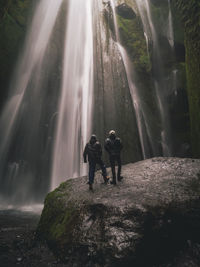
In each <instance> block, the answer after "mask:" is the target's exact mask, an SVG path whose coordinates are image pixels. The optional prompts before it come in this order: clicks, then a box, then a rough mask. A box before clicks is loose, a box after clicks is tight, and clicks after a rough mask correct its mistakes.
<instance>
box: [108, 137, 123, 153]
mask: <svg viewBox="0 0 200 267" xmlns="http://www.w3.org/2000/svg"><path fill="white" fill-rule="evenodd" d="M122 148H123V145H122V142H121V139H120V138H118V137H116V138H115V139H111V138H107V139H106V141H105V150H106V151H107V152H108V153H109V155H110V156H116V155H120V152H121V150H122Z"/></svg>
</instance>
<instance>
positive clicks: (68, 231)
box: [37, 158, 200, 267]
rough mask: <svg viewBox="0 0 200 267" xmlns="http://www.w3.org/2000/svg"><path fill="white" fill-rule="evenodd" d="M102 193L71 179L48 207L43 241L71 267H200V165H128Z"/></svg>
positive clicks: (160, 161) (167, 161)
mask: <svg viewBox="0 0 200 267" xmlns="http://www.w3.org/2000/svg"><path fill="white" fill-rule="evenodd" d="M123 177H124V179H123V181H122V182H120V183H118V184H117V185H116V186H113V185H110V184H108V185H104V184H102V182H103V179H102V177H101V174H100V173H99V172H98V173H97V174H96V178H95V184H94V191H93V192H91V191H89V190H88V185H87V178H86V177H82V178H77V179H73V180H69V181H67V182H66V183H63V184H61V186H60V187H59V188H58V189H56V190H55V191H54V192H52V193H50V194H49V195H48V196H47V198H46V201H45V207H44V210H43V213H42V216H41V220H40V223H39V227H38V229H37V235H38V236H39V237H40V238H41V239H42V240H45V241H47V243H48V245H49V247H50V248H51V249H52V251H53V252H54V253H55V255H56V256H57V257H59V258H60V259H61V260H62V261H64V262H65V263H66V265H67V266H163V267H167V266H169V267H170V266H177V267H178V266H200V223H199V221H200V160H194V159H179V158H154V159H149V160H145V161H141V162H137V163H135V164H128V165H126V166H123Z"/></svg>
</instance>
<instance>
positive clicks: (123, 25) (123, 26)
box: [117, 16, 151, 72]
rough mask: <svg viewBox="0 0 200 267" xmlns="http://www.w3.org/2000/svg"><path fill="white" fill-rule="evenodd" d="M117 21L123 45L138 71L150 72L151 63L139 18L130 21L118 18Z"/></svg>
mask: <svg viewBox="0 0 200 267" xmlns="http://www.w3.org/2000/svg"><path fill="white" fill-rule="evenodd" d="M117 19H118V26H119V31H120V36H121V41H122V44H123V45H124V46H125V47H126V48H127V51H128V53H129V55H130V57H131V60H132V61H133V62H134V66H135V67H136V69H137V71H141V72H149V71H150V70H151V63H150V58H149V56H148V53H147V47H146V41H145V38H144V34H143V29H142V25H141V22H140V19H139V17H136V18H135V19H132V20H130V19H124V18H122V17H121V16H117Z"/></svg>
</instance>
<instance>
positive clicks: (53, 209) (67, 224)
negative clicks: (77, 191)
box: [37, 180, 80, 254]
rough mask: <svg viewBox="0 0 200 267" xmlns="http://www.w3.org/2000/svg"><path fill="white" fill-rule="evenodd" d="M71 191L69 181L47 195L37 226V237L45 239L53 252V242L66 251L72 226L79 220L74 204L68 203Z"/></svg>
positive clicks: (78, 212) (71, 233)
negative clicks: (56, 241) (57, 242)
mask: <svg viewBox="0 0 200 267" xmlns="http://www.w3.org/2000/svg"><path fill="white" fill-rule="evenodd" d="M71 190H72V184H71V181H70V180H69V181H68V182H64V183H62V184H61V185H60V186H59V187H58V188H57V189H56V190H54V191H53V192H51V193H49V194H48V195H47V197H46V199H45V204H44V210H43V212H42V216H41V218H40V221H39V224H38V228H37V235H38V236H39V237H40V238H45V239H46V240H47V242H48V244H49V245H50V246H51V247H54V248H55V250H56V244H55V240H59V244H60V245H61V246H62V247H63V249H64V248H65V249H66V247H67V246H68V244H70V242H71V239H72V236H73V235H74V224H76V225H77V220H79V219H80V211H79V209H78V208H77V207H76V203H75V202H74V201H69V196H70V192H71ZM66 203H67V204H66ZM57 253H58V254H59V251H57Z"/></svg>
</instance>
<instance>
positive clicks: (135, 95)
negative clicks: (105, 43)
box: [110, 0, 158, 159]
mask: <svg viewBox="0 0 200 267" xmlns="http://www.w3.org/2000/svg"><path fill="white" fill-rule="evenodd" d="M110 3H111V7H112V12H113V18H114V25H115V34H116V42H117V46H118V50H119V52H120V54H121V57H122V60H123V63H124V67H125V71H126V75H127V81H128V86H129V90H130V93H131V97H132V101H133V106H134V110H135V114H136V121H137V127H138V132H139V138H140V144H141V148H142V154H143V158H144V159H146V158H149V157H151V155H152V151H153V155H157V154H158V149H157V144H156V142H155V137H154V136H153V133H152V132H153V131H152V129H151V124H150V122H149V112H150V111H149V110H148V108H147V106H146V105H145V103H144V102H143V101H142V97H141V96H140V93H139V90H138V88H137V85H136V83H135V81H134V78H135V76H136V73H135V71H134V68H133V65H132V63H131V61H130V59H129V56H128V54H127V52H126V50H125V48H124V47H123V46H122V45H121V40H120V35H119V31H118V25H117V18H116V11H115V3H114V1H113V0H110ZM144 36H145V38H147V35H146V34H145V33H144Z"/></svg>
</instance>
